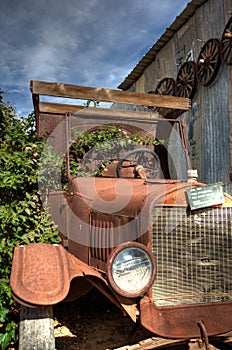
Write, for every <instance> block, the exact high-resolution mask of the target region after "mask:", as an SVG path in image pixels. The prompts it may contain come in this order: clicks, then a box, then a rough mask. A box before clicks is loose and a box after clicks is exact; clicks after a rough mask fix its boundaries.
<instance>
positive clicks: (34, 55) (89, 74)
mask: <svg viewBox="0 0 232 350" xmlns="http://www.w3.org/2000/svg"><path fill="white" fill-rule="evenodd" d="M189 1H190V0H187V1H186V0H36V1H33V0H0V33H1V41H0V89H1V90H3V91H4V92H5V101H6V100H7V101H10V102H13V103H14V104H15V106H16V110H17V112H18V113H22V114H24V115H27V114H28V113H30V112H31V111H32V110H33V105H32V101H31V94H30V90H29V84H30V80H33V79H36V80H43V81H52V82H61V83H67V84H76V85H88V86H93V87H103V88H113V89H116V88H117V86H118V85H119V84H120V83H121V82H122V81H123V80H124V78H125V77H126V76H127V75H128V74H129V73H130V71H131V70H132V69H133V68H134V66H135V65H136V64H137V63H138V61H139V60H140V59H141V58H142V56H143V55H144V54H145V53H146V52H147V51H148V50H149V49H150V47H151V46H152V45H153V44H154V43H155V42H156V41H157V40H158V38H159V37H160V36H161V35H162V34H163V33H164V31H165V30H166V27H169V26H170V25H171V23H172V22H173V21H174V20H175V18H176V16H178V15H179V14H180V13H181V12H182V10H183V9H184V8H185V7H186V5H187V3H188V2H189Z"/></svg>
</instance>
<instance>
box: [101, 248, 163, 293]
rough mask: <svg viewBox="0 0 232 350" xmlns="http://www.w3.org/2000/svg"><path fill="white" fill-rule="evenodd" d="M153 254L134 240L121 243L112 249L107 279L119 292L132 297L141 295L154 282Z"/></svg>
mask: <svg viewBox="0 0 232 350" xmlns="http://www.w3.org/2000/svg"><path fill="white" fill-rule="evenodd" d="M155 275H156V263H155V259H154V256H153V254H152V253H151V252H150V251H149V250H148V249H147V248H146V247H145V246H144V245H143V244H140V243H136V242H130V243H123V244H121V245H120V246H119V247H117V248H116V249H114V250H113V252H112V253H111V255H110V258H109V263H108V279H109V282H110V285H111V287H112V288H113V289H114V290H115V291H116V292H117V293H119V294H121V295H123V296H126V297H129V298H133V297H138V296H141V295H143V294H144V293H145V292H146V291H147V290H148V289H149V288H150V287H151V285H152V283H153V282H154V279H155Z"/></svg>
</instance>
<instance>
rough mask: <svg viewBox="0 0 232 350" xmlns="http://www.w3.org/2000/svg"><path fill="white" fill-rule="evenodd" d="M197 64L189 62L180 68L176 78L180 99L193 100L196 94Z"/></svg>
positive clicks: (177, 92)
mask: <svg viewBox="0 0 232 350" xmlns="http://www.w3.org/2000/svg"><path fill="white" fill-rule="evenodd" d="M196 87H197V79H196V64H195V63H194V62H192V61H187V62H185V63H183V64H182V66H181V67H180V69H179V71H178V74H177V78H176V95H177V96H179V97H187V98H190V99H191V98H193V96H194V95H195V92H196Z"/></svg>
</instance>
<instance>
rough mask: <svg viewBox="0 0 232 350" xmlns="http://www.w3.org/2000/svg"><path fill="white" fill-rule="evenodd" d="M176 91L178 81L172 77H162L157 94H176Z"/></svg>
mask: <svg viewBox="0 0 232 350" xmlns="http://www.w3.org/2000/svg"><path fill="white" fill-rule="evenodd" d="M175 92H176V82H175V80H174V79H172V78H164V79H162V80H161V81H160V82H159V84H158V85H157V87H156V90H155V94H157V95H169V96H174V95H175Z"/></svg>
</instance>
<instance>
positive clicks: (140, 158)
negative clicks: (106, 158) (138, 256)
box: [116, 148, 160, 179]
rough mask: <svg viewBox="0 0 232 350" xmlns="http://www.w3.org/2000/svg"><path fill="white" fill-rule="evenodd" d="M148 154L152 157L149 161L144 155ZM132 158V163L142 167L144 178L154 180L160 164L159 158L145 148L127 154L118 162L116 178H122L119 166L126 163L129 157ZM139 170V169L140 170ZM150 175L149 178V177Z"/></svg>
mask: <svg viewBox="0 0 232 350" xmlns="http://www.w3.org/2000/svg"><path fill="white" fill-rule="evenodd" d="M145 153H148V154H150V155H151V156H152V158H151V157H150V159H149V158H148V157H147V156H146V155H145ZM131 156H134V161H135V163H136V164H139V166H141V167H142V169H143V171H144V172H145V174H146V178H150V179H154V178H155V177H156V176H157V175H158V173H159V172H160V162H159V157H158V156H157V155H156V154H155V152H153V151H152V150H150V149H147V148H137V149H134V150H132V151H129V152H127V153H126V154H125V155H124V156H123V157H122V158H121V159H120V160H119V162H118V164H117V168H116V173H117V177H119V178H122V175H121V170H120V168H121V166H122V164H123V162H125V161H127V160H128V158H129V157H131ZM140 169H141V168H140ZM149 174H150V176H149Z"/></svg>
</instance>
